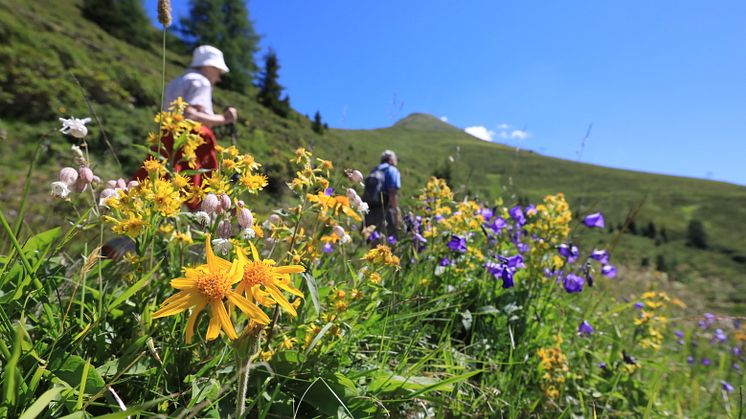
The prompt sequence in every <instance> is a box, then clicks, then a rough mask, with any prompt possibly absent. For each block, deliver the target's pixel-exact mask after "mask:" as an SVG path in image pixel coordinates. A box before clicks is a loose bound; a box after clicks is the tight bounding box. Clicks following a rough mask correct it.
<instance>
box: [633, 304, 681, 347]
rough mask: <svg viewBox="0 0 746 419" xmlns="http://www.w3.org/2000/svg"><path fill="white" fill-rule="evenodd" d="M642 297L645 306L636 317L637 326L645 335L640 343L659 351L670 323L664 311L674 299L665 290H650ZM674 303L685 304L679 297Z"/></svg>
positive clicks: (642, 345)
mask: <svg viewBox="0 0 746 419" xmlns="http://www.w3.org/2000/svg"><path fill="white" fill-rule="evenodd" d="M640 298H642V300H643V302H644V307H643V309H642V311H641V312H640V316H639V317H638V318H637V319H635V326H637V327H638V328H639V329H640V330H641V332H642V333H641V335H642V336H643V337H642V339H640V342H639V343H640V346H641V347H643V348H652V349H653V350H656V351H657V350H658V349H660V347H661V344H662V343H663V335H664V332H665V328H666V326H667V324H668V318H667V317H666V316H664V315H663V311H664V310H665V309H666V308H667V306H668V305H669V304H671V303H672V299H671V298H670V297H669V296H668V294H666V293H665V292H663V291H648V292H645V293H643V294H642V295H641V296H640ZM674 304H676V305H679V304H682V305H683V303H682V302H681V300H678V299H676V302H675V303H674Z"/></svg>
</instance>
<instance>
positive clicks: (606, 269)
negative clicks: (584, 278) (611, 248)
mask: <svg viewBox="0 0 746 419" xmlns="http://www.w3.org/2000/svg"><path fill="white" fill-rule="evenodd" d="M601 275H603V276H605V277H607V278H614V277H615V276H616V266H614V265H604V266H602V267H601Z"/></svg>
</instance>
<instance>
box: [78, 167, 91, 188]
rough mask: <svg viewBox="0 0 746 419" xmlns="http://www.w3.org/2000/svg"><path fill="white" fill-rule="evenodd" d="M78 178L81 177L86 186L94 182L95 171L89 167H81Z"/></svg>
mask: <svg viewBox="0 0 746 419" xmlns="http://www.w3.org/2000/svg"><path fill="white" fill-rule="evenodd" d="M78 176H80V180H82V181H83V182H85V184H86V185H88V184H90V183H91V182H93V170H91V169H90V168H89V167H85V166H81V167H80V169H78Z"/></svg>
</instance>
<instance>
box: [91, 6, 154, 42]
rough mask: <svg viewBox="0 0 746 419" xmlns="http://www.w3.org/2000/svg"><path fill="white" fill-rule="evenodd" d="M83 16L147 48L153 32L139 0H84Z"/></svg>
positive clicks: (116, 35) (117, 35)
mask: <svg viewBox="0 0 746 419" xmlns="http://www.w3.org/2000/svg"><path fill="white" fill-rule="evenodd" d="M81 11H82V12H83V17H85V18H86V19H88V20H90V21H92V22H94V23H96V24H97V25H98V26H100V27H101V28H102V29H103V30H105V31H106V32H108V33H109V34H111V35H112V36H115V37H117V38H119V39H123V40H125V41H127V42H129V43H130V44H133V45H136V46H139V47H143V48H147V47H148V46H149V38H150V35H151V34H152V33H153V32H152V29H151V26H150V22H149V21H148V17H147V15H146V14H145V9H143V6H142V4H141V3H140V1H139V0H83V5H82V7H81Z"/></svg>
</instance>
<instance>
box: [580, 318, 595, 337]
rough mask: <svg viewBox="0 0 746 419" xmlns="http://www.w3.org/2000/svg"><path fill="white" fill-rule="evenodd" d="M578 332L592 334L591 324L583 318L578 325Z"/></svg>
mask: <svg viewBox="0 0 746 419" xmlns="http://www.w3.org/2000/svg"><path fill="white" fill-rule="evenodd" d="M578 333H579V334H581V335H585V336H588V335H591V334H593V326H591V324H590V323H588V321H586V320H583V322H582V323H580V325H579V326H578Z"/></svg>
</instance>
